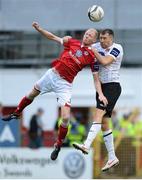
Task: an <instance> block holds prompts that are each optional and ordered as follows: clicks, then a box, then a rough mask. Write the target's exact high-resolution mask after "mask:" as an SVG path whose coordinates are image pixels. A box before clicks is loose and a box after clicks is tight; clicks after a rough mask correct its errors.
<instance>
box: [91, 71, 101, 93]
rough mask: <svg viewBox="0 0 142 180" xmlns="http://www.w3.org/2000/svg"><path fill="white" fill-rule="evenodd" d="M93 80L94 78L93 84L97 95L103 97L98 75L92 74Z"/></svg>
mask: <svg viewBox="0 0 142 180" xmlns="http://www.w3.org/2000/svg"><path fill="white" fill-rule="evenodd" d="M93 78H94V84H95V88H96V91H97V93H98V94H99V95H103V92H102V88H101V82H100V79H99V75H98V73H95V74H93Z"/></svg>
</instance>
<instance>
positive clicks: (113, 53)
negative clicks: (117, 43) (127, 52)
mask: <svg viewBox="0 0 142 180" xmlns="http://www.w3.org/2000/svg"><path fill="white" fill-rule="evenodd" d="M110 54H112V55H113V56H115V57H117V56H118V55H119V54H120V51H119V50H118V49H117V48H113V49H112V51H111V52H110Z"/></svg>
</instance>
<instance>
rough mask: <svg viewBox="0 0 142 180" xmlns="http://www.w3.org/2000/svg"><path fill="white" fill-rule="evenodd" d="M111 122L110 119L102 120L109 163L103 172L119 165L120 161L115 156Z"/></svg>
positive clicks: (104, 118)
mask: <svg viewBox="0 0 142 180" xmlns="http://www.w3.org/2000/svg"><path fill="white" fill-rule="evenodd" d="M109 120H110V118H109V117H103V120H102V132H103V138H104V142H105V146H106V149H107V152H108V161H107V163H106V165H105V166H104V167H103V168H102V171H106V170H108V169H110V168H111V167H113V166H116V165H118V164H119V160H118V158H117V157H116V155H115V149H114V139H113V133H112V130H111V129H110V127H109Z"/></svg>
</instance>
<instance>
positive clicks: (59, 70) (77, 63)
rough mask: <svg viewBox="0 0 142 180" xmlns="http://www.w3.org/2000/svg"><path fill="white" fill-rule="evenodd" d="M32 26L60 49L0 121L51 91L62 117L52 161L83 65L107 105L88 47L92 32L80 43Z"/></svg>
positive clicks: (68, 37) (60, 142)
mask: <svg viewBox="0 0 142 180" xmlns="http://www.w3.org/2000/svg"><path fill="white" fill-rule="evenodd" d="M32 26H33V27H34V28H35V29H36V30H37V31H38V32H40V33H41V34H42V35H44V36H45V37H46V38H47V39H49V40H53V41H56V42H58V43H60V44H62V45H63V46H64V50H63V52H62V53H61V55H60V57H59V58H58V59H57V60H55V61H54V63H53V67H52V68H51V69H49V70H48V71H47V72H46V73H45V75H44V76H42V77H41V79H39V80H38V81H37V82H36V83H35V85H34V88H33V89H32V90H31V92H30V93H29V94H27V95H26V96H25V97H23V98H22V100H21V101H20V103H19V105H18V106H17V109H16V110H15V112H14V113H13V114H10V115H8V116H7V117H4V118H3V120H4V121H10V120H11V119H15V118H18V117H19V116H20V114H21V112H22V111H23V109H24V108H25V107H26V106H28V105H29V104H31V103H32V101H33V100H34V98H35V97H36V96H38V95H39V94H40V93H48V92H54V93H55V94H56V96H57V101H58V103H59V104H60V105H61V116H62V123H61V125H60V127H59V132H58V138H57V142H56V143H55V147H54V151H53V152H52V154H51V159H52V160H56V159H57V157H58V153H59V151H60V148H61V146H62V144H63V141H64V139H65V137H66V134H67V132H68V124H69V119H70V109H71V108H70V106H71V94H72V82H73V79H74V77H75V76H76V75H77V73H78V72H79V71H81V70H82V69H83V68H84V67H85V66H87V65H90V68H91V70H92V72H93V77H94V82H95V86H96V91H97V93H98V94H99V100H100V101H102V103H103V104H104V105H107V103H108V102H107V99H106V97H105V96H104V95H103V93H102V89H101V84H100V80H99V76H98V70H99V66H98V64H97V62H96V61H95V55H94V53H93V51H92V49H91V45H92V44H93V43H94V42H96V38H97V35H98V33H97V31H96V30H95V29H88V30H87V31H86V32H85V34H84V36H83V40H82V42H80V41H79V40H77V39H73V38H72V37H70V36H65V37H63V38H60V37H58V36H56V35H54V34H52V33H50V32H48V31H47V30H44V29H43V28H41V27H40V26H39V24H38V23H37V22H33V24H32Z"/></svg>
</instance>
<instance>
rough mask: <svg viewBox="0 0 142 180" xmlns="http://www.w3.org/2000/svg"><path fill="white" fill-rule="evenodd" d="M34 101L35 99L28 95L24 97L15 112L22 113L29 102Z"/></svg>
mask: <svg viewBox="0 0 142 180" xmlns="http://www.w3.org/2000/svg"><path fill="white" fill-rule="evenodd" d="M32 101H33V100H31V99H28V98H27V97H26V96H25V97H23V98H22V100H21V101H20V103H19V105H18V106H17V108H16V110H15V111H14V112H15V113H16V114H20V113H21V112H22V111H23V109H24V108H25V107H26V106H28V105H29V104H31V103H32Z"/></svg>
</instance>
